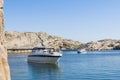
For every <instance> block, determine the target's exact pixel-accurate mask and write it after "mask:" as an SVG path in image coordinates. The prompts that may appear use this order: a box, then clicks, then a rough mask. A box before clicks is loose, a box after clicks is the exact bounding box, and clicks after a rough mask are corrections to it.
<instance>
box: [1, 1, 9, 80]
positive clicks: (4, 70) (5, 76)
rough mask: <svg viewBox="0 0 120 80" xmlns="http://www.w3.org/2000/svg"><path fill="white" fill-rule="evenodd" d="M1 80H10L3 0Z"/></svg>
mask: <svg viewBox="0 0 120 80" xmlns="http://www.w3.org/2000/svg"><path fill="white" fill-rule="evenodd" d="M0 80H10V71H9V66H8V59H7V48H6V41H5V38H4V14H3V0H0Z"/></svg>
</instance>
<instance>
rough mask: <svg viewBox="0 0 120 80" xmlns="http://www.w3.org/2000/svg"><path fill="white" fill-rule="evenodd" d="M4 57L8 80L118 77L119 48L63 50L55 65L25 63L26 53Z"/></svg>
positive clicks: (119, 79)
mask: <svg viewBox="0 0 120 80" xmlns="http://www.w3.org/2000/svg"><path fill="white" fill-rule="evenodd" d="M8 59H9V65H10V69H11V77H12V80H120V50H109V51H90V52H88V54H77V52H76V51H65V52H63V56H62V57H61V59H60V61H59V63H58V64H35V63H27V54H10V55H9V56H8Z"/></svg>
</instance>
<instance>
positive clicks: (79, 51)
mask: <svg viewBox="0 0 120 80" xmlns="http://www.w3.org/2000/svg"><path fill="white" fill-rule="evenodd" d="M77 53H79V54H83V53H87V51H86V50H85V49H78V50H77Z"/></svg>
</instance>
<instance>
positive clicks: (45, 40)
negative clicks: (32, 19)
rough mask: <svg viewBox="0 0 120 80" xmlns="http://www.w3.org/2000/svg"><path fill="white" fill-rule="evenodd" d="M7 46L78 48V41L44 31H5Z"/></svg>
mask: <svg viewBox="0 0 120 80" xmlns="http://www.w3.org/2000/svg"><path fill="white" fill-rule="evenodd" d="M5 36H6V40H7V44H8V45H7V47H8V48H33V47H35V46H46V47H54V48H56V49H72V48H79V46H80V45H81V43H80V42H78V41H73V40H70V39H64V38H61V37H57V36H52V35H49V34H47V33H45V32H37V33H35V32H7V31H6V32H5Z"/></svg>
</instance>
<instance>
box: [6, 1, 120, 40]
mask: <svg viewBox="0 0 120 80" xmlns="http://www.w3.org/2000/svg"><path fill="white" fill-rule="evenodd" d="M4 14H5V15H4V16H5V30H6V31H18V32H47V33H48V34H50V35H55V36H59V37H63V38H67V39H72V40H76V41H80V42H90V41H97V40H102V39H120V0H4Z"/></svg>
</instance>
